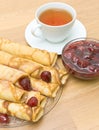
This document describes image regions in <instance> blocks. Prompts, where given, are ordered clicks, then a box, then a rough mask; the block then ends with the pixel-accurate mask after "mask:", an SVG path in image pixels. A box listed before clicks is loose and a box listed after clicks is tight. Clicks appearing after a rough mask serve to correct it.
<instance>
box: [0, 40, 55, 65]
mask: <svg viewBox="0 0 99 130" xmlns="http://www.w3.org/2000/svg"><path fill="white" fill-rule="evenodd" d="M0 50H3V51H6V52H8V53H11V54H13V55H17V56H20V57H23V58H27V59H30V60H33V61H35V62H37V63H40V64H42V65H45V66H53V65H54V64H55V62H56V60H57V54H56V53H54V52H48V51H46V50H40V49H37V48H31V47H29V46H26V45H23V44H19V43H15V42H12V41H10V40H7V39H3V38H0ZM42 59H43V60H42Z"/></svg>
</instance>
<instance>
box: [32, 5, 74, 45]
mask: <svg viewBox="0 0 99 130" xmlns="http://www.w3.org/2000/svg"><path fill="white" fill-rule="evenodd" d="M49 9H59V10H65V11H67V12H69V13H70V15H71V16H72V20H71V21H70V22H68V23H66V24H63V25H55V26H53V25H49V24H45V23H43V22H41V21H40V19H39V17H40V15H41V14H42V13H43V12H44V11H46V10H49ZM35 19H36V22H37V25H36V26H35V27H33V28H32V30H31V32H32V34H33V35H35V36H36V37H38V38H41V39H42V38H44V39H46V40H48V41H50V42H53V43H57V42H61V41H63V40H65V39H66V38H67V37H68V36H69V35H70V34H71V31H72V27H73V25H74V22H75V20H76V11H75V9H74V8H73V7H71V6H70V5H68V4H65V3H61V2H50V3H47V4H44V5H42V6H40V7H39V8H38V9H37V11H36V13H35ZM38 29H39V32H40V34H41V35H38V34H37V33H36V32H37V30H38Z"/></svg>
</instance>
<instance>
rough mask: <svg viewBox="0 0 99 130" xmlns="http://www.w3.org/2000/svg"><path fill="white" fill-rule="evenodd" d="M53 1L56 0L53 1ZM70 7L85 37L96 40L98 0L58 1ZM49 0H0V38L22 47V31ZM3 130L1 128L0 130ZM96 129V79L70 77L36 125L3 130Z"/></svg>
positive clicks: (98, 103) (98, 90) (98, 82)
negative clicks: (50, 107)
mask: <svg viewBox="0 0 99 130" xmlns="http://www.w3.org/2000/svg"><path fill="white" fill-rule="evenodd" d="M54 1H57V0H54ZM60 1H61V2H67V3H68V4H70V5H72V6H73V7H74V8H75V9H76V11H77V19H79V20H80V21H81V22H82V23H83V24H84V25H85V27H86V29H87V36H88V37H92V38H97V39H99V1H98V0H90V1H89V0H85V1H84V0H76V1H75V0H60ZM45 2H51V0H43V1H41V0H36V1H35V0H0V37H4V38H7V39H11V40H13V41H15V42H20V43H22V44H26V41H25V38H24V32H25V28H26V26H27V25H28V23H29V22H30V21H31V20H33V19H34V13H35V11H36V9H37V8H38V7H39V6H40V5H41V4H44V3H45ZM1 129H2V130H3V128H1ZM10 129H11V130H22V129H24V130H27V129H28V130H33V129H35V130H99V80H94V81H81V80H78V79H76V78H73V77H70V79H69V81H68V83H67V85H66V86H64V90H63V94H62V96H61V98H60V100H59V102H58V104H57V105H56V106H55V108H54V109H53V110H52V111H51V112H49V113H48V114H47V115H46V116H45V117H44V118H43V119H42V120H41V121H40V122H38V123H36V124H33V125H25V126H22V127H17V128H6V129H5V130H10Z"/></svg>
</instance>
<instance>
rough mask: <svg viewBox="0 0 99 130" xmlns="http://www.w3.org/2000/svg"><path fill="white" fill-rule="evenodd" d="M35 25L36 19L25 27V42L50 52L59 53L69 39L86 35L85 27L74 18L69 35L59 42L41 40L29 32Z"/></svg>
mask: <svg viewBox="0 0 99 130" xmlns="http://www.w3.org/2000/svg"><path fill="white" fill-rule="evenodd" d="M35 25H36V20H33V21H32V22H31V23H29V25H28V26H27V27H26V30H25V38H26V41H27V43H28V44H29V45H30V46H31V47H34V48H39V49H42V50H47V51H50V52H56V53H58V54H59V55H60V54H61V53H62V49H63V47H64V45H65V44H66V43H68V42H69V41H71V40H73V39H75V38H79V37H86V29H85V27H84V25H83V24H82V23H81V22H80V21H79V20H76V22H75V24H74V27H73V29H72V33H71V34H70V36H69V37H68V38H66V40H64V41H63V42H60V43H51V42H49V41H47V40H43V39H40V38H37V37H35V36H33V35H32V33H31V28H33V26H35Z"/></svg>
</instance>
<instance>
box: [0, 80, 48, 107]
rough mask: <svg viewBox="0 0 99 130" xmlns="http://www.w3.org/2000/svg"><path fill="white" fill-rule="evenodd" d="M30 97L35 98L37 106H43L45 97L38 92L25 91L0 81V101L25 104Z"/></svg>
mask: <svg viewBox="0 0 99 130" xmlns="http://www.w3.org/2000/svg"><path fill="white" fill-rule="evenodd" d="M32 97H36V99H37V100H38V104H37V105H38V106H42V107H44V106H45V104H46V97H45V96H43V95H41V94H40V92H38V91H25V90H23V89H20V88H18V87H16V86H14V85H13V84H12V83H11V82H10V81H6V80H0V99H4V100H7V101H12V102H18V103H25V104H27V102H28V101H29V99H31V98H32Z"/></svg>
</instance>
